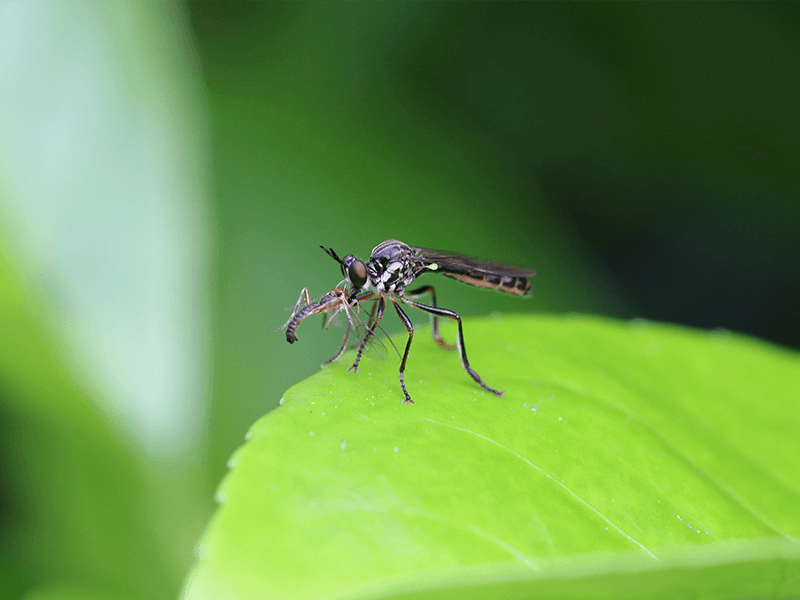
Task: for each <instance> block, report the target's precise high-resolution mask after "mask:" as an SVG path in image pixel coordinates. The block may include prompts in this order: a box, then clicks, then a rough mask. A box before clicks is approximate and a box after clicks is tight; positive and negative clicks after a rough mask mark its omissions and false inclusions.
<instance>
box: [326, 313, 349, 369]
mask: <svg viewBox="0 0 800 600" xmlns="http://www.w3.org/2000/svg"><path fill="white" fill-rule="evenodd" d="M349 338H350V319H347V323H345V324H344V339H342V345H341V346H339V350H338V352H336V354H334V355H333V356H331V357H330V358H329V359H328V360H326V361H325V362H324V363H323V364H322V366H323V367H327V366H328V365H329V364H331V363H332V362H333V361H335V360H336V359H337V358H339V357H340V356H341V355H342V354H344V351H345V349H346V348H347V342H348V340H349Z"/></svg>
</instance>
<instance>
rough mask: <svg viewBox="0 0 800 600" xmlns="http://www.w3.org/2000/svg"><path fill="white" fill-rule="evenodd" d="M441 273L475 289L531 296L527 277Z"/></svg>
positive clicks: (478, 273)
mask: <svg viewBox="0 0 800 600" xmlns="http://www.w3.org/2000/svg"><path fill="white" fill-rule="evenodd" d="M441 273H442V274H443V275H446V276H447V277H452V278H453V279H458V280H459V281H463V282H464V283H468V284H469V285H474V286H477V287H482V288H488V289H491V290H498V291H500V292H506V293H507V294H516V295H517V296H530V295H531V281H530V278H528V277H522V276H512V275H495V274H489V273H480V272H473V273H470V272H461V273H455V272H447V271H441Z"/></svg>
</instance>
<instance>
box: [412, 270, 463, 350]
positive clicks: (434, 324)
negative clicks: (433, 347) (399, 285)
mask: <svg viewBox="0 0 800 600" xmlns="http://www.w3.org/2000/svg"><path fill="white" fill-rule="evenodd" d="M428 293H430V295H431V300H432V302H433V308H438V307H437V306H436V290H434V289H433V286H431V285H425V286H422V287H420V288H417V289H415V290H411V291H409V292H406V294H407V295H408V296H410V297H412V298H419V297H421V296H424V295H425V294H428ZM408 296H406V297H408ZM430 315H431V330H432V334H433V339H434V340H435V341H436V343H437V344H439V347H440V348H444V349H445V350H455V349H456V345H455V344H448V343H447V342H445V341H444V340H443V339H442V336H441V334H440V333H439V319H438V316H437V315H436V314H434V313H430Z"/></svg>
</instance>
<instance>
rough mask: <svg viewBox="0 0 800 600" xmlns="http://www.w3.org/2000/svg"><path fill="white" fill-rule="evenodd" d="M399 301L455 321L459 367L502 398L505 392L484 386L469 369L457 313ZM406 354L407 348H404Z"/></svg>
mask: <svg viewBox="0 0 800 600" xmlns="http://www.w3.org/2000/svg"><path fill="white" fill-rule="evenodd" d="M400 299H401V300H402V301H403V302H405V303H406V304H409V305H411V306H416V307H417V308H419V309H422V310H424V311H425V312H427V313H431V314H433V315H436V316H437V317H447V318H448V319H455V320H456V321H458V354H459V356H461V366H462V367H463V368H464V370H465V371H466V372H467V373H469V375H470V377H472V379H474V380H475V382H476V383H477V384H478V385H480V386H481V387H482V388H483V389H485V390H486V391H487V392H492V393H493V394H496V395H497V396H501V397H502V396H503V394H504V393H505V392H501V391H499V390H496V389H494V388H491V387H489V386H488V385H486V384H485V383H484V382H483V380H482V379H481V377H480V375H478V374H477V373H476V372H475V371H474V370H473V369H472V368H470V366H469V360H468V359H467V349H466V347H465V346H464V333H463V331H462V328H461V317H459V316H458V313H456V312H453V311H452V310H448V309H446V308H438V307H436V306H426V305H425V304H420V303H419V302H413V301H411V300H408V299H406V298H403V297H402V296H401V297H400ZM409 343H410V340H409ZM406 354H408V348H406ZM403 364H405V361H403Z"/></svg>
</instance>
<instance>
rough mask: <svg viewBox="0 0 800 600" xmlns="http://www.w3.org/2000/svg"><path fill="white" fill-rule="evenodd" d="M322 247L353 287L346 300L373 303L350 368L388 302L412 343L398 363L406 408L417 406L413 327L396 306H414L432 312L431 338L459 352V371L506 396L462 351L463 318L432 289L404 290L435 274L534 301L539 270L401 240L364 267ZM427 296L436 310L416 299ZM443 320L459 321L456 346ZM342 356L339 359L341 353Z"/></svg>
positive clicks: (375, 250)
mask: <svg viewBox="0 0 800 600" xmlns="http://www.w3.org/2000/svg"><path fill="white" fill-rule="evenodd" d="M320 248H322V249H323V250H324V251H325V252H326V253H327V254H328V255H329V256H330V257H331V258H333V259H334V260H335V261H336V262H338V263H339V264H340V265H341V268H342V273H343V274H344V276H345V279H346V280H347V282H348V283H349V284H350V285H351V286H352V288H353V289H352V291H351V292H350V296H348V298H350V299H352V298H355V299H356V300H357V301H359V302H360V301H362V300H367V299H370V300H372V299H374V300H375V304H374V305H373V307H372V311H371V312H370V318H369V321H368V324H367V331H366V334H365V336H364V338H363V339H362V340H361V341H360V343H359V349H358V354H357V355H356V360H355V363H353V366H352V367H351V368H353V369H357V368H358V362H359V360H360V359H361V354H362V352H363V350H364V345H365V344H366V342H367V341H368V339H369V338H370V336H372V335H373V334H374V333H375V329H376V328H377V327H378V324H379V323H380V320H381V318H382V317H383V311H384V309H385V308H386V300H387V298H388V300H389V302H391V303H392V306H394V309H395V311H396V312H397V316H398V317H400V320H401V321H402V322H403V325H405V328H406V330H407V331H408V342H406V348H405V352H404V353H403V358H402V361H401V363H400V387H401V389H402V390H403V395H404V396H405V398H404V399H403V403H407V402H408V403H411V404H413V403H414V401H413V400H412V399H411V396H410V395H409V394H408V390H407V389H406V383H405V369H406V361H407V360H408V351H409V349H410V348H411V340H412V339H413V337H414V326H413V324H412V323H411V319H409V318H408V316H407V315H406V313H405V312H404V311H403V309H402V308H400V304H398V301H400V302H402V303H404V304H408V305H409V306H416V307H417V308H419V309H422V310H424V311H425V312H427V313H429V314H430V315H431V327H432V334H433V339H434V340H435V341H436V343H437V344H438V345H439V346H440V347H442V348H444V349H446V350H453V349H455V348H456V347H457V348H458V353H459V356H460V357H461V366H462V367H463V368H464V370H465V371H466V372H467V373H469V375H470V377H472V379H474V380H475V382H476V383H477V384H478V385H480V386H481V387H482V388H483V389H485V390H487V391H489V392H492V393H493V394H496V395H497V396H502V395H503V392H501V391H498V390H496V389H494V388H491V387H489V386H488V385H486V383H484V381H483V380H482V379H481V378H480V376H479V375H478V373H476V372H475V370H474V369H472V368H471V367H470V366H469V360H468V359H467V350H466V347H465V346H464V334H463V331H462V327H461V317H460V316H459V315H458V313H456V312H454V311H452V310H448V309H446V308H440V307H438V306H436V292H435V291H434V289H433V287H432V286H430V285H425V286H422V287H419V288H416V289H414V290H409V291H406V286H407V285H409V284H410V283H411V282H412V281H414V280H415V279H416V278H417V277H419V276H420V275H423V274H425V273H428V272H433V273H441V274H442V275H445V276H447V277H452V278H453V279H458V280H459V281H463V282H464V283H468V284H470V285H474V286H478V287H484V288H490V289H493V290H499V291H501V292H507V293H509V294H516V295H517V296H530V295H531V283H530V278H531V277H533V276H534V275H536V271H534V270H533V269H526V268H523V267H515V266H513V265H507V264H504V263H500V262H496V261H493V260H484V259H480V258H471V257H469V256H462V255H460V254H455V253H453V252H443V251H441V250H431V249H429V248H415V247H413V246H409V245H408V244H404V243H403V242H399V241H397V240H388V241H385V242H383V243H382V244H378V245H377V246H375V248H373V249H372V254H371V255H370V257H369V260H368V261H367V262H366V263H364V262H363V261H361V260H359V259H357V258H356V257H355V256H353V255H352V254H348V255H346V256H345V257H344V258H339V257H338V256H337V255H336V253H335V252H334V251H333V250H331V249H329V248H325V247H324V246H320ZM362 290H369V291H367V292H363V293H364V294H372V295H370V296H368V297H365V296H363V295H359V294H362ZM426 294H430V295H431V303H432V306H428V305H427V304H420V303H419V302H416V301H415V299H417V298H420V297H422V296H424V295H426ZM439 317H447V318H448V319H454V320H455V321H457V322H458V339H457V343H456V344H455V345H451V344H447V343H446V342H445V341H444V340H443V339H442V336H441V335H440V334H439V324H438V318H439ZM339 355H341V352H340V353H339ZM337 356H338V355H337Z"/></svg>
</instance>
